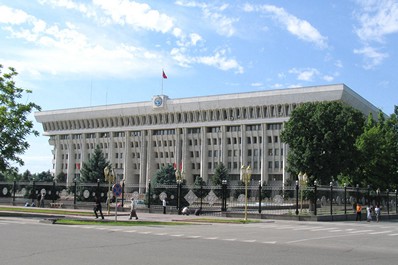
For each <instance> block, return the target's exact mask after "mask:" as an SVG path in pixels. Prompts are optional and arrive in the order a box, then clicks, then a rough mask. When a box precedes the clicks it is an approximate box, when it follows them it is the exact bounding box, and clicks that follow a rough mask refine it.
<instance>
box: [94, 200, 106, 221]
mask: <svg viewBox="0 0 398 265" xmlns="http://www.w3.org/2000/svg"><path fill="white" fill-rule="evenodd" d="M97 212H99V213H100V215H101V218H102V219H104V215H103V214H102V206H101V199H100V198H99V197H98V196H95V206H94V214H95V219H98V213H97Z"/></svg>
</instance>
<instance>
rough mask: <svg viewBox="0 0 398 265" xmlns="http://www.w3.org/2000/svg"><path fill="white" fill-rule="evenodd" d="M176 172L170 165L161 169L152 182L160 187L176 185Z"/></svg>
mask: <svg viewBox="0 0 398 265" xmlns="http://www.w3.org/2000/svg"><path fill="white" fill-rule="evenodd" d="M175 173H176V170H175V169H174V167H173V166H172V165H170V164H168V165H167V166H165V167H162V168H160V169H159V170H158V171H157V172H156V175H155V177H154V178H153V180H152V183H153V184H159V185H175V184H176V183H177V182H176V175H175Z"/></svg>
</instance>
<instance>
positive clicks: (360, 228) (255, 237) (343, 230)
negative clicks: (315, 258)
mask: <svg viewBox="0 0 398 265" xmlns="http://www.w3.org/2000/svg"><path fill="white" fill-rule="evenodd" d="M27 222H29V223H30V224H31V223H32V221H26V220H18V219H15V220H11V219H9V220H7V219H4V220H3V219H0V229H1V227H4V226H7V225H10V224H14V225H15V224H21V225H23V224H26V223H27ZM36 223H37V224H40V223H39V222H37V220H36ZM41 225H49V224H41ZM220 226H222V224H215V225H214V226H213V228H214V229H213V233H211V232H208V233H206V232H203V231H206V229H202V230H197V229H192V228H191V229H189V228H187V227H186V226H184V227H167V229H166V228H164V230H162V231H160V230H159V227H157V228H156V227H150V226H135V227H128V226H126V227H124V226H123V227H117V226H106V225H101V224H98V225H73V226H62V228H65V227H69V228H71V229H72V228H73V229H85V230H86V229H87V230H97V231H98V230H99V231H104V232H113V233H125V234H139V235H153V236H159V237H170V238H175V239H194V240H195V239H196V240H209V241H210V240H211V241H214V240H220V241H224V242H231V243H232V242H240V243H247V244H252V243H257V244H295V243H300V242H304V241H309V240H316V239H322V238H336V237H358V236H361V237H363V236H366V237H378V236H379V237H386V236H387V237H389V238H391V237H398V223H389V224H380V223H363V222H362V223H355V222H333V223H332V222H330V223H315V222H295V223H294V222H279V221H275V222H261V223H252V224H240V225H237V224H234V225H231V227H232V226H233V227H236V230H237V231H239V233H236V235H235V234H234V235H235V236H231V234H222V233H220V234H218V233H215V230H217V228H216V227H220ZM60 227H61V226H60ZM188 227H189V226H188ZM207 227H209V226H208V225H207ZM280 233H285V234H287V235H291V236H290V237H287V238H284V239H283V240H282V239H280V238H278V235H279V234H280Z"/></svg>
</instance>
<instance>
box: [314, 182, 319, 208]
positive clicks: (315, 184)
mask: <svg viewBox="0 0 398 265" xmlns="http://www.w3.org/2000/svg"><path fill="white" fill-rule="evenodd" d="M317 189H318V182H317V181H316V180H315V181H314V215H315V216H316V214H317V212H316V211H317V203H316V202H317Z"/></svg>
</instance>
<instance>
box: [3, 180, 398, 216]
mask: <svg viewBox="0 0 398 265" xmlns="http://www.w3.org/2000/svg"><path fill="white" fill-rule="evenodd" d="M122 187H123V192H122V195H121V196H120V197H119V198H118V199H117V201H118V206H119V207H129V205H130V204H129V203H126V201H129V200H130V199H131V197H134V198H135V199H136V200H138V205H139V207H141V208H145V209H149V210H150V211H162V210H163V206H162V201H163V199H165V200H166V202H167V208H168V210H169V211H174V212H181V210H182V209H183V208H184V207H189V208H190V210H191V212H194V211H195V210H196V211H198V210H200V211H201V213H202V214H206V215H221V214H222V213H236V214H239V213H240V214H242V213H243V212H244V211H247V213H249V214H262V215H293V216H294V215H298V216H314V215H322V216H324V215H331V216H334V215H347V214H353V213H355V205H356V204H357V203H360V204H361V205H362V206H364V207H363V208H365V206H368V205H369V206H375V205H380V207H381V209H382V213H383V215H387V216H388V215H390V214H395V215H396V214H398V212H397V198H398V193H397V191H396V190H394V191H393V192H391V191H389V190H385V191H380V190H374V189H371V188H369V187H368V188H360V187H336V186H321V185H318V186H316V187H305V186H304V187H300V186H299V185H297V186H287V187H286V186H284V187H280V186H268V185H266V186H261V185H248V186H247V201H246V200H245V188H246V187H245V186H239V185H228V184H226V183H225V182H224V183H223V184H222V185H220V186H207V185H203V186H200V187H198V186H190V185H184V184H176V185H153V184H152V185H151V184H149V186H147V187H146V186H142V185H123V184H122ZM43 194H44V202H45V205H44V207H51V206H52V207H66V208H82V207H92V206H93V205H94V201H95V197H96V196H99V198H100V200H101V201H102V202H104V203H105V202H107V201H108V200H109V201H110V202H114V198H112V191H109V186H108V184H106V183H103V184H102V183H79V182H76V183H72V185H70V186H66V185H65V184H64V183H63V184H62V183H56V182H36V181H31V182H16V181H14V182H0V203H2V204H11V205H26V206H40V196H42V195H43ZM108 194H110V195H111V196H108ZM108 197H109V199H108Z"/></svg>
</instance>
